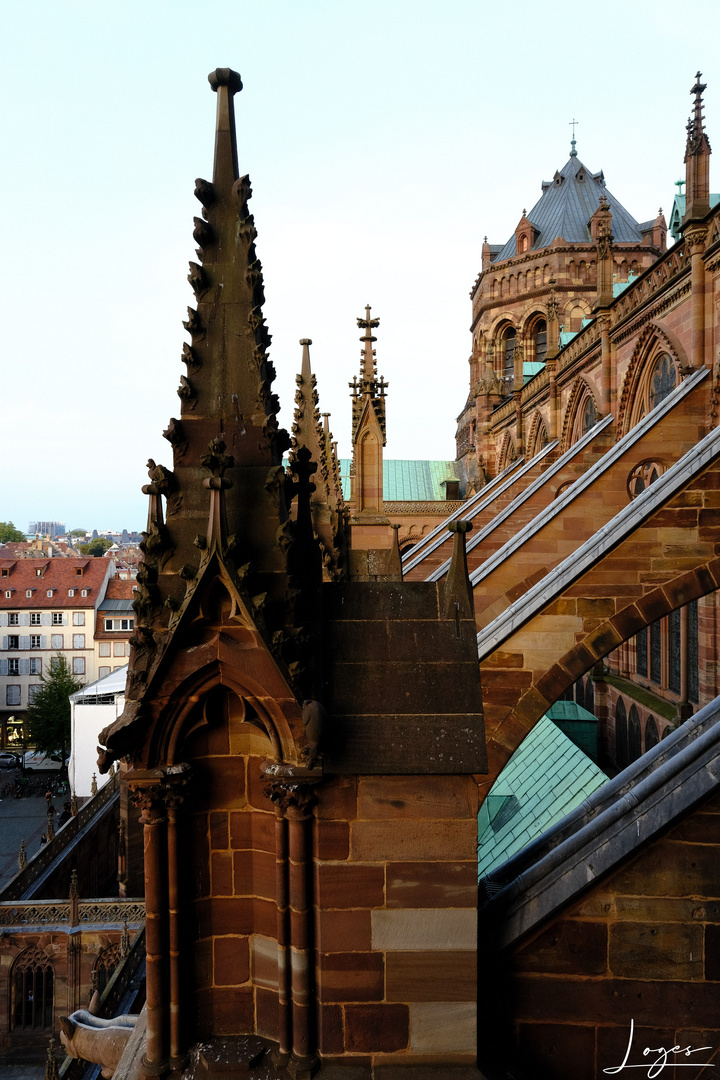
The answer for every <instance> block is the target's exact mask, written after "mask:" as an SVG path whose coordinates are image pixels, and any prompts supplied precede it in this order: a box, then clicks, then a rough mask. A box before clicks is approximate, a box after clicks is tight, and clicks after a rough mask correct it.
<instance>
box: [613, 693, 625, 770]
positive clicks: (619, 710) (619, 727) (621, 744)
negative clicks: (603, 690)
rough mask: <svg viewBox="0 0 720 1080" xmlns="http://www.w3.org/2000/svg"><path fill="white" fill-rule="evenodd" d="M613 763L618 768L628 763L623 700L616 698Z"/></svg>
mask: <svg viewBox="0 0 720 1080" xmlns="http://www.w3.org/2000/svg"><path fill="white" fill-rule="evenodd" d="M615 764H616V765H617V767H618V769H625V768H627V765H628V729H627V714H626V712H625V702H624V701H623V699H622V698H618V700H617V705H616V706H615Z"/></svg>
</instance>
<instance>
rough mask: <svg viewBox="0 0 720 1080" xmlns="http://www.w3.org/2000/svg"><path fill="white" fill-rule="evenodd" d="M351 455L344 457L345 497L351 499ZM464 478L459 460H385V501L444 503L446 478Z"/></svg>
mask: <svg viewBox="0 0 720 1080" xmlns="http://www.w3.org/2000/svg"><path fill="white" fill-rule="evenodd" d="M351 465H352V460H351V459H350V458H341V459H340V479H341V480H342V488H343V496H344V498H345V499H349V498H350V466H351ZM452 478H455V479H459V478H460V468H459V466H458V463H457V462H456V461H427V460H423V461H409V460H408V459H406V458H399V459H397V460H392V459H388V458H385V459H384V460H383V498H384V499H385V502H416V501H420V502H442V501H444V499H445V498H446V496H445V491H444V489H443V487H442V482H443V480H450V479H452Z"/></svg>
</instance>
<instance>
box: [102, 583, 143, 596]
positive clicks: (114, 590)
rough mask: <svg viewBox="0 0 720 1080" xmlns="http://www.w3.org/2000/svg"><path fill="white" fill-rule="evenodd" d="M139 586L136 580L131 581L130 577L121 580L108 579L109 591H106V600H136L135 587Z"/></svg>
mask: <svg viewBox="0 0 720 1080" xmlns="http://www.w3.org/2000/svg"><path fill="white" fill-rule="evenodd" d="M136 588H137V582H136V581H130V580H128V579H125V580H121V579H120V578H113V579H112V581H108V587H107V592H106V593H105V599H106V600H134V599H135V589H136Z"/></svg>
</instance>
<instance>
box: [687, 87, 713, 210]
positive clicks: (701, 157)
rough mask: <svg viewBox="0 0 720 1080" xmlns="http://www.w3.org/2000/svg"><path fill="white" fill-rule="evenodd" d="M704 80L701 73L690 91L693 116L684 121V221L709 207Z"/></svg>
mask: <svg viewBox="0 0 720 1080" xmlns="http://www.w3.org/2000/svg"><path fill="white" fill-rule="evenodd" d="M705 89H706V83H702V82H700V72H699V71H698V73H697V75H696V76H695V83H694V85H693V86H692V87H691V90H690V93H691V94H693V95H694V97H695V102H694V105H693V112H692V116H691V117H690V119H689V120H688V122H687V141H686V144H685V216H684V218H683V224H686V223H687V222H690V221H694V220H697V219H698V218H702V217H705V215H706V214H707V213H708V212H709V210H710V154H711V153H712V151H711V149H710V140H709V139H708V137H707V135H706V134H705V128H704V126H703V111H702V110H703V100H702V95H703V92H704V91H705Z"/></svg>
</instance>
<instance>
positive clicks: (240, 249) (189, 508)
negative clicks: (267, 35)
mask: <svg viewBox="0 0 720 1080" xmlns="http://www.w3.org/2000/svg"><path fill="white" fill-rule="evenodd" d="M208 80H209V82H210V86H211V87H212V89H213V90H214V92H215V93H216V94H217V120H216V130H215V155H214V162H213V173H212V175H213V179H212V183H210V182H208V181H207V180H197V181H196V182H195V196H196V198H197V199H198V201H199V202H200V203H201V205H202V211H201V216H200V217H196V218H195V219H194V230H193V236H194V239H195V241H196V243H197V244H198V248H197V258H198V261H197V262H195V261H193V262H191V263H190V274H189V276H188V280H189V282H190V285H191V287H192V290H193V292H194V294H195V304H196V306H195V307H189V308H188V318H187V321H186V322H185V323H184V327H185V330H186V331H187V333H188V335H189V337H190V342H189V343H188V342H186V343H185V344H184V345H183V347H182V355H181V359H182V362H183V363H184V364H185V365H186V371H185V374H183V375H181V377H180V386H179V387H178V396H179V398H180V403H181V405H180V418H179V419H178V418H175V417H173V418H172V419H171V420H170V422H169V424H168V427H167V429H166V431H165V432H164V433H163V434H164V436H165V438H166V439H167V440H168V441H169V442H170V444H171V446H172V448H173V470H172V471H171V470H170V469H167V468H165V467H164V466H163V465H157V464H156V463H155V462H154V461H152V460H151V461H149V462H148V469H149V473H150V479H151V483H150V484H146V485H145V487H144V488H143V491H144V492H145V493H146V494H147V495H148V496H149V512H148V528H147V533H146V535H145V540H144V544H143V550H144V556H145V557H144V563H143V565H142V567H141V571H140V573H139V575H138V581H139V585H140V588H139V590H138V600H137V608H136V610H137V613H138V616H139V621H140V625H141V626H142V625H148V626H150V625H152V626H153V628H154V629H157V628H159V627H161V626H164V625H167V623H168V619H169V617H170V613H171V612H172V611H174V610H177V609H178V607H179V606H180V604H181V603H182V600H183V597H184V594H185V589H186V581H187V580H189V578H188V575H192V573H193V567H195V568H197V566H196V564H197V561H198V547H199V546H200V547H201V550H203V547H202V546H201V543H202V541H205V543H207V537H208V536H210V534H211V532H212V535H213V536H216V537H217V538H218V542H219V543H220V545H221V546H222V545H225V546H227V542H228V539H229V538H232V544H231V547H232V548H233V551H234V556H233V558H234V560H235V562H236V563H239V564H245V563H248V562H252V563H253V567H254V568H255V569H256V571H257V572H258V573H259V574H260V575H261V576H262V574H263V573H264V572H266V571H268V570H269V569H270V568H271V567H272V571H274V572H276V571H277V569H278V559H277V557H276V554H275V553H274V552H273V548H274V544H275V535H276V533H277V530H278V526H279V525H280V524H282V522H283V521H284V520H285V518H286V517H287V512H286V506H285V499H284V492H283V490H282V482H281V477H278V481H277V483H275V484H274V485H273V484H268V472H269V470H271V469H277V468H279V466H280V462H281V459H282V453H283V450H284V449H286V448H287V446H288V445H289V439H288V437H287V434H286V433H285V432H284V431H280V430H279V429H278V425H277V420H276V415H277V412H278V409H279V402H278V399H277V397H276V395H274V394H273V393H272V392H271V389H270V386H271V383H272V381H273V379H274V377H275V372H274V369H273V366H272V364H271V362H270V360H269V358H268V353H267V350H268V347H269V345H270V340H271V339H270V335H269V333H268V331H267V328H266V326H265V320H264V318H263V314H262V305H263V302H264V293H263V278H262V266H261V264H260V260H259V259H258V258H257V254H256V251H255V238H256V236H257V232H256V229H255V222H254V219H253V216H252V214H250V212H249V210H248V202H249V199H250V197H251V194H252V192H251V187H250V180H249V177H247V176H243V177H239V175H238V173H239V170H238V161H237V146H236V137H235V112H234V103H233V99H234V95H235V94H236V93H238V92H239V91H240V90H241V89H242V82H241V79H240V76H239V75H238V74H237V72H235V71H232V70H231V69H230V68H218V69H217V70H216V71H214V72H212V73H211V74H210V75H209V76H208ZM221 444H222V445H221ZM226 451H227V453H226ZM220 458H222V470H221V472H218V470H217V469H215V472H213V467H212V466H213V465H214V464H217V461H219V460H220ZM216 459H217V461H216ZM208 472H210V473H213V475H212V476H210V477H208V476H207V473H208ZM203 478H204V479H203ZM205 481H207V482H205ZM163 499H164V500H165V501H166V508H165V514H164V516H163V510H162V501H163ZM248 506H252V509H253V512H252V514H249V513H248V512H247V507H248ZM198 536H199V537H200V540H198V539H197V537H198ZM260 588H262V590H263V591H266V590H267V582H264V581H262V582H261V581H259V582H258V590H260Z"/></svg>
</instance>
